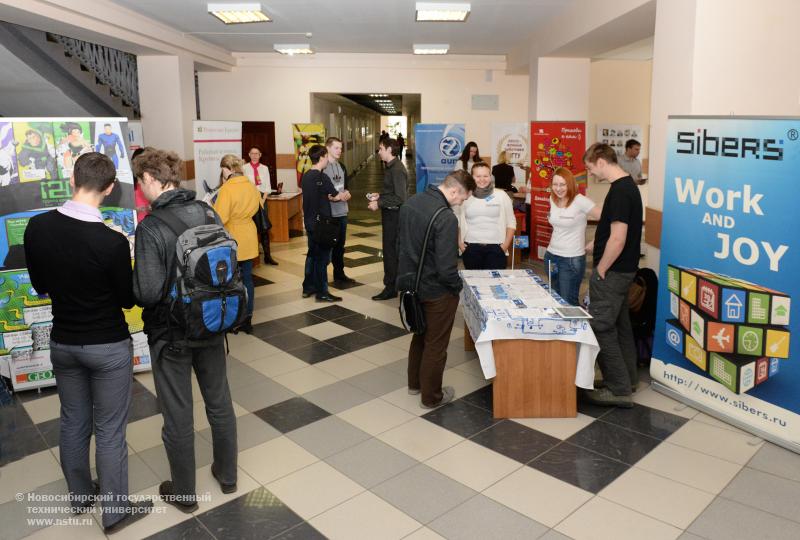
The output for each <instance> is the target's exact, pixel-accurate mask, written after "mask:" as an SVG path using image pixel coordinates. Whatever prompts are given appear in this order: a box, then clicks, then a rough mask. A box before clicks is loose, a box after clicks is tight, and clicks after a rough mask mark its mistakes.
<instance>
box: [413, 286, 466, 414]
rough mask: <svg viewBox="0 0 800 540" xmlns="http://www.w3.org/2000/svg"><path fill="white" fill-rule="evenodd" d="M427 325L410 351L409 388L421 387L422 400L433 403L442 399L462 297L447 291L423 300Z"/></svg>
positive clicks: (431, 404) (428, 403)
mask: <svg viewBox="0 0 800 540" xmlns="http://www.w3.org/2000/svg"><path fill="white" fill-rule="evenodd" d="M422 307H423V310H424V311H425V322H426V325H427V328H426V330H425V333H424V334H414V337H413V338H411V347H410V348H409V350H408V387H409V388H411V389H419V390H421V394H422V396H421V397H422V403H423V404H424V405H427V406H433V405H436V404H437V403H439V402H440V401H441V400H442V374H443V373H444V367H445V364H446V363H447V345H448V344H449V343H450V332H451V331H452V330H453V320H454V319H455V317H456V309H457V308H458V296H455V295H452V294H445V295H444V296H440V297H439V298H436V299H435V300H423V301H422Z"/></svg>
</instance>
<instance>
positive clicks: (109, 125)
mask: <svg viewBox="0 0 800 540" xmlns="http://www.w3.org/2000/svg"><path fill="white" fill-rule="evenodd" d="M103 127H111V124H103Z"/></svg>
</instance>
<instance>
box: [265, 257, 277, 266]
mask: <svg viewBox="0 0 800 540" xmlns="http://www.w3.org/2000/svg"><path fill="white" fill-rule="evenodd" d="M264 264H271V265H272V266H278V261H276V260H275V259H273V258H272V257H264Z"/></svg>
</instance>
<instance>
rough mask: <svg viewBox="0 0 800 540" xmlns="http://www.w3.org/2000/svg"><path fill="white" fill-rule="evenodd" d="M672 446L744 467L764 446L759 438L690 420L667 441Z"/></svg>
mask: <svg viewBox="0 0 800 540" xmlns="http://www.w3.org/2000/svg"><path fill="white" fill-rule="evenodd" d="M667 441H669V442H670V443H672V444H677V445H679V446H683V447H685V448H690V449H692V450H697V451H698V452H703V453H704V454H708V455H710V456H716V457H719V458H722V459H725V460H728V461H731V462H733V463H738V464H740V465H744V464H745V463H747V462H748V461H749V460H750V458H751V457H753V454H755V453H756V452H758V449H759V448H761V446H762V445H763V444H764V441H762V440H761V439H759V438H758V437H754V436H752V435H747V434H745V433H736V432H735V431H731V430H729V429H724V428H719V427H715V426H712V425H710V424H706V423H703V422H698V421H696V420H694V419H692V420H689V421H688V422H687V423H686V424H684V425H683V427H681V428H680V429H679V430H678V431H676V432H675V433H673V434H672V435H670V437H669V438H668V439H667Z"/></svg>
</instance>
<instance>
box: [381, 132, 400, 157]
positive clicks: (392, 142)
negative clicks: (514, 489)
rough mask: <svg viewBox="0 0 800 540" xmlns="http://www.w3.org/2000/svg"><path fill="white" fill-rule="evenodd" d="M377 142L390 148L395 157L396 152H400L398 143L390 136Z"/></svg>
mask: <svg viewBox="0 0 800 540" xmlns="http://www.w3.org/2000/svg"><path fill="white" fill-rule="evenodd" d="M379 144H380V145H381V146H383V147H384V148H388V149H389V150H391V152H392V155H393V156H395V157H397V154H399V153H400V143H399V142H397V139H392V138H391V137H388V138H386V139H383V140H382V141H381V142H380V143H379Z"/></svg>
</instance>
